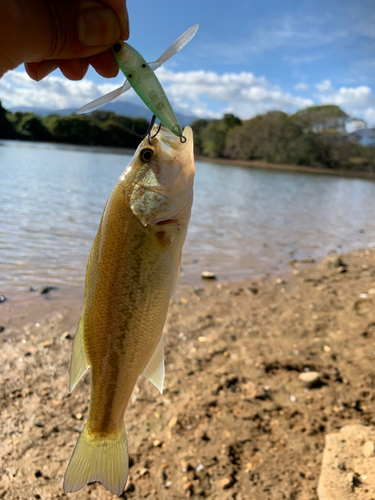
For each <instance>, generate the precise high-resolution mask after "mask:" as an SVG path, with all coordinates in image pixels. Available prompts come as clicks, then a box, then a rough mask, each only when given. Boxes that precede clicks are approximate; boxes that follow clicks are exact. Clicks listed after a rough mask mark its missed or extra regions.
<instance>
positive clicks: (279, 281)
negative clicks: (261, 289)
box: [275, 278, 285, 285]
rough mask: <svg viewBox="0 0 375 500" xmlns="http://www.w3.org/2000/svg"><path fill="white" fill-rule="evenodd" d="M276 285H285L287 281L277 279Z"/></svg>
mask: <svg viewBox="0 0 375 500" xmlns="http://www.w3.org/2000/svg"><path fill="white" fill-rule="evenodd" d="M275 283H276V284H277V285H285V281H284V280H283V279H282V278H276V281H275Z"/></svg>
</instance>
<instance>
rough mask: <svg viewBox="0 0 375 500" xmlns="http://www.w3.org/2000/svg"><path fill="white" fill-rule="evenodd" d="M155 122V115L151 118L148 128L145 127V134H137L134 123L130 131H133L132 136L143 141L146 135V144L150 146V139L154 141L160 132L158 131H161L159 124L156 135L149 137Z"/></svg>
mask: <svg viewBox="0 0 375 500" xmlns="http://www.w3.org/2000/svg"><path fill="white" fill-rule="evenodd" d="M155 120H156V116H155V115H152V118H151V121H150V124H149V126H148V127H147V131H146V133H145V134H142V135H141V134H138V132H136V130H135V126H134V125H135V122H134V123H133V125H132V131H133V134H135V135H136V136H137V137H140V138H141V139H143V138H144V137H146V135H148V143H149V144H150V145H151V139H154V138H155V137H156V136H157V135H158V133H159V132H160V129H161V123H160V124H159V128H158V129H157V131H156V133H155V134H154V135H151V130H152V127H153V126H154V124H155Z"/></svg>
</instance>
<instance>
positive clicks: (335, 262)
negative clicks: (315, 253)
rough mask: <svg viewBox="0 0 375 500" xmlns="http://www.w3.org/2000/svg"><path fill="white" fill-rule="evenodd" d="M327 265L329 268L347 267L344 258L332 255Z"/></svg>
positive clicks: (327, 260)
mask: <svg viewBox="0 0 375 500" xmlns="http://www.w3.org/2000/svg"><path fill="white" fill-rule="evenodd" d="M325 263H326V264H327V266H328V267H331V268H333V267H335V268H337V267H346V264H345V263H344V262H343V260H342V258H341V257H340V256H337V255H330V256H328V257H327V258H326V260H325Z"/></svg>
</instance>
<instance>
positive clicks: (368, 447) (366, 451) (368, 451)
mask: <svg viewBox="0 0 375 500" xmlns="http://www.w3.org/2000/svg"><path fill="white" fill-rule="evenodd" d="M374 451H375V445H374V443H373V442H372V441H366V442H365V444H364V445H363V446H362V453H363V456H364V457H366V458H368V457H372V456H373V455H374Z"/></svg>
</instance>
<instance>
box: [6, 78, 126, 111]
mask: <svg viewBox="0 0 375 500" xmlns="http://www.w3.org/2000/svg"><path fill="white" fill-rule="evenodd" d="M116 87H118V85H114V84H111V83H104V84H100V85H98V84H96V83H94V82H93V81H91V80H81V81H78V82H73V81H70V80H66V79H65V78H63V77H60V76H54V75H51V76H48V77H47V78H44V80H42V81H40V82H35V81H33V80H31V79H30V78H29V77H28V76H27V74H26V73H25V72H21V71H9V72H8V73H6V74H5V75H4V76H3V78H1V80H0V100H1V101H2V103H3V106H4V107H5V108H11V107H15V106H29V107H38V108H47V109H66V108H77V109H78V108H80V107H81V106H83V105H84V104H87V103H88V102H89V101H91V100H93V99H95V98H97V97H100V96H101V95H103V94H106V93H108V92H110V91H111V90H114V88H116Z"/></svg>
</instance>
